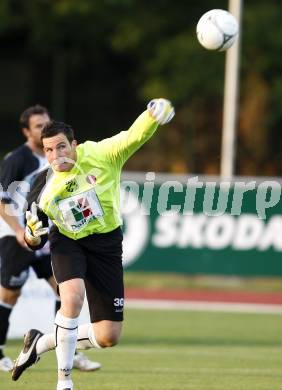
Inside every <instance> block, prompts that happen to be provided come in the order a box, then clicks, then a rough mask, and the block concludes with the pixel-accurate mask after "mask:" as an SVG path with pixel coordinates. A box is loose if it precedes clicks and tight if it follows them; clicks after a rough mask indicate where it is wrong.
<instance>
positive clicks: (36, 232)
mask: <svg viewBox="0 0 282 390" xmlns="http://www.w3.org/2000/svg"><path fill="white" fill-rule="evenodd" d="M48 171H49V170H48V169H45V170H44V171H42V172H40V173H39V174H38V175H37V176H36V178H35V180H34V182H33V184H32V186H31V190H30V193H29V194H28V196H27V203H28V209H29V210H31V211H28V212H27V214H26V219H27V226H26V229H25V235H24V239H25V241H26V243H27V245H28V246H29V248H30V249H32V250H37V249H41V248H43V246H44V245H45V243H46V241H47V239H48V236H47V233H48V230H49V229H48V225H49V223H48V217H47V215H46V214H44V213H43V212H42V211H41V210H40V209H37V206H36V203H39V198H40V194H41V192H42V190H43V189H44V186H45V184H46V178H47V175H48Z"/></svg>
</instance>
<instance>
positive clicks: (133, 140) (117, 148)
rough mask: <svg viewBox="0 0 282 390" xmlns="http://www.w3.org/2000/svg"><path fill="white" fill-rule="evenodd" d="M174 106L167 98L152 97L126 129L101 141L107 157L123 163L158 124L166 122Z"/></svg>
mask: <svg viewBox="0 0 282 390" xmlns="http://www.w3.org/2000/svg"><path fill="white" fill-rule="evenodd" d="M174 114H175V112H174V108H173V107H172V105H171V103H170V101H169V100H166V99H154V100H151V101H150V102H149V104H148V105H147V110H146V111H144V112H143V113H142V114H141V115H140V116H139V117H138V118H137V119H136V120H135V122H134V123H133V124H132V126H131V127H130V128H129V129H128V130H127V131H122V132H120V133H119V134H117V135H116V136H114V137H111V138H108V139H105V140H103V141H101V143H100V144H101V145H102V146H103V147H104V150H105V152H106V153H107V155H108V157H109V158H110V159H111V160H113V161H115V162H117V163H118V164H120V165H123V164H124V163H125V162H126V160H127V159H128V158H129V157H130V156H131V155H132V154H133V153H135V152H136V151H137V150H138V149H139V148H140V147H141V146H142V145H143V144H144V143H145V142H147V141H148V140H149V139H150V138H151V137H152V135H153V134H154V133H155V131H156V130H157V127H158V125H164V124H166V123H168V122H169V121H170V120H171V119H172V118H173V116H174Z"/></svg>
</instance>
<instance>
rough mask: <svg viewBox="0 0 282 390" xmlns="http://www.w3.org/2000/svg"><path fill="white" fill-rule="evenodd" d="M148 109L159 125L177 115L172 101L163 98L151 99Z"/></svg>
mask: <svg viewBox="0 0 282 390" xmlns="http://www.w3.org/2000/svg"><path fill="white" fill-rule="evenodd" d="M147 110H148V111H149V113H150V115H151V117H153V118H154V119H155V120H156V121H157V122H158V124H159V125H164V124H166V123H168V122H169V121H171V120H172V118H173V117H174V115H175V111H174V108H173V106H172V105H171V102H170V101H169V100H167V99H162V98H161V99H153V100H151V101H150V102H149V103H148V105H147Z"/></svg>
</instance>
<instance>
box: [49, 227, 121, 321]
mask: <svg viewBox="0 0 282 390" xmlns="http://www.w3.org/2000/svg"><path fill="white" fill-rule="evenodd" d="M122 239H123V234H122V230H121V228H117V229H115V230H113V231H112V232H109V233H100V234H92V235H90V236H88V237H85V238H81V239H79V240H73V239H71V238H68V237H66V236H64V235H62V234H61V233H59V231H58V230H57V229H56V228H53V229H51V232H50V235H49V240H50V248H51V258H52V267H53V273H54V276H55V279H56V281H57V283H58V284H60V283H62V282H65V281H67V280H70V279H75V278H81V279H84V282H85V287H86V296H87V300H88V305H89V313H90V318H91V322H98V321H101V320H110V321H122V320H123V306H124V286H123V268H122Z"/></svg>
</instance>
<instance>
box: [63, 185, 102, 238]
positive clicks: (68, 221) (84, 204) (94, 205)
mask: <svg viewBox="0 0 282 390" xmlns="http://www.w3.org/2000/svg"><path fill="white" fill-rule="evenodd" d="M58 207H59V209H60V211H61V213H62V216H63V219H64V224H65V227H66V228H67V229H68V230H70V231H73V232H77V231H79V230H80V229H81V228H82V227H84V226H85V225H86V224H87V223H89V222H90V221H92V220H93V219H95V218H99V217H102V216H103V215H104V213H103V210H102V207H101V205H100V202H99V199H98V197H97V195H96V192H95V190H94V189H91V190H89V191H85V192H83V193H81V194H78V195H74V196H71V197H69V198H65V199H62V200H60V201H59V202H58Z"/></svg>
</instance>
